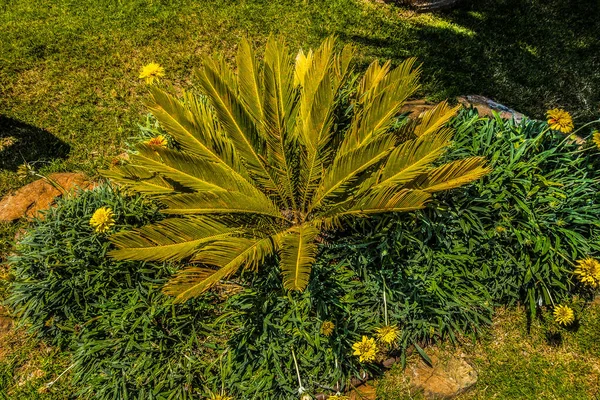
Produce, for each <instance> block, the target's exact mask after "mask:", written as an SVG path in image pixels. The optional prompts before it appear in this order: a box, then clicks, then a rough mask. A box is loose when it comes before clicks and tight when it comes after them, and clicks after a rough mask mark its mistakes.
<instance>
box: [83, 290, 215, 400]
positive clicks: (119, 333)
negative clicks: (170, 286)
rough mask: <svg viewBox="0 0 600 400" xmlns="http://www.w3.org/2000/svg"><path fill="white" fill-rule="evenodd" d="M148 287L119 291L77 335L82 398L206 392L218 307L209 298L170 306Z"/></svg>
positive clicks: (192, 395)
mask: <svg viewBox="0 0 600 400" xmlns="http://www.w3.org/2000/svg"><path fill="white" fill-rule="evenodd" d="M156 283H161V284H162V283H164V282H163V281H161V282H156ZM144 286H145V285H143V284H141V285H139V287H137V288H123V289H120V290H117V291H115V292H114V295H113V296H111V297H110V298H108V299H107V300H106V302H105V303H103V304H102V305H100V306H99V307H98V311H97V313H98V317H97V319H96V320H94V321H93V322H91V323H90V325H89V327H87V328H86V329H84V330H83V332H82V334H81V335H80V337H79V338H78V339H77V345H76V346H75V350H74V356H73V362H74V363H77V368H76V370H75V373H74V379H73V384H74V385H75V386H76V387H78V388H79V391H78V394H79V395H80V396H82V397H87V398H93V399H114V398H117V399H121V398H129V399H140V400H146V399H192V398H198V396H199V395H200V394H202V393H203V379H204V374H205V373H207V371H205V369H206V368H207V367H210V365H209V362H210V360H212V359H213V358H215V357H216V356H215V353H214V348H215V346H216V345H215V344H208V345H207V344H206V342H207V335H209V334H210V333H211V332H210V330H209V329H208V327H209V326H210V322H212V321H213V320H214V318H215V305H213V304H211V302H210V301H209V300H210V298H209V296H205V297H204V298H203V299H195V300H194V301H190V302H188V303H186V304H185V305H177V306H173V305H169V304H168V299H167V298H165V296H164V295H162V294H161V293H160V292H158V291H156V290H153V289H150V288H146V287H144ZM208 373H209V374H214V372H213V371H210V370H209V371H208Z"/></svg>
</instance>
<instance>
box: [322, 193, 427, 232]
mask: <svg viewBox="0 0 600 400" xmlns="http://www.w3.org/2000/svg"><path fill="white" fill-rule="evenodd" d="M430 197H431V194H430V193H428V192H425V191H421V190H411V189H400V190H398V189H397V188H386V189H383V190H379V191H374V192H373V193H371V194H368V195H365V196H363V197H362V198H361V199H360V200H358V201H357V202H356V204H354V205H353V206H352V207H351V208H349V209H347V210H343V209H338V210H334V211H330V212H328V213H326V215H325V216H324V218H323V219H324V220H325V221H324V222H325V223H326V224H329V223H331V221H327V219H337V218H340V217H344V216H358V217H362V216H367V215H370V214H378V213H387V212H407V211H414V210H419V209H421V208H423V207H425V203H426V202H427V200H429V198H430Z"/></svg>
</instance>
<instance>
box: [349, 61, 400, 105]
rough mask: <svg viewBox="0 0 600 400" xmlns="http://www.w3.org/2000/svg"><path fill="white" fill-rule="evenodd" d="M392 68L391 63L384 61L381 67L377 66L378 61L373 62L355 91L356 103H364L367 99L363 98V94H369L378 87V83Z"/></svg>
mask: <svg viewBox="0 0 600 400" xmlns="http://www.w3.org/2000/svg"><path fill="white" fill-rule="evenodd" d="M391 66H392V62H391V61H389V60H388V61H386V62H385V63H384V64H383V65H380V64H379V61H378V60H375V61H373V62H372V63H371V64H370V65H369V67H368V68H367V70H366V71H365V73H364V75H363V78H362V79H361V81H360V84H359V85H358V90H357V93H356V94H357V98H358V100H357V102H358V103H364V102H365V101H367V99H366V98H365V97H364V96H365V94H367V93H370V92H371V91H372V89H373V88H374V87H376V86H377V85H379V82H381V81H382V80H383V78H385V77H386V76H387V74H388V72H389V71H390V68H391Z"/></svg>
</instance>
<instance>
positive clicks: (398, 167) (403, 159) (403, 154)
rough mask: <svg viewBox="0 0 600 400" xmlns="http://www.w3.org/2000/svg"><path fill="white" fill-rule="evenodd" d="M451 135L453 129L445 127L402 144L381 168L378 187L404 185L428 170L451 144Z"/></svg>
mask: <svg viewBox="0 0 600 400" xmlns="http://www.w3.org/2000/svg"><path fill="white" fill-rule="evenodd" d="M451 136H452V131H451V130H450V129H444V130H443V131H441V132H438V133H436V134H431V135H423V136H420V137H418V138H417V139H413V140H408V141H406V142H404V143H402V144H400V145H399V146H398V147H396V148H395V149H394V151H392V153H391V154H390V156H389V157H388V159H387V161H386V163H385V165H384V166H383V168H382V169H381V172H380V174H379V178H378V182H377V184H376V187H384V186H392V185H395V186H396V185H403V184H404V183H406V182H410V181H411V180H413V179H415V178H416V177H417V176H419V175H421V174H422V173H424V172H426V171H427V169H428V168H429V166H430V165H431V163H432V162H434V161H435V160H436V159H437V158H438V157H440V156H441V155H442V154H443V152H444V149H445V148H446V146H448V144H450V138H451Z"/></svg>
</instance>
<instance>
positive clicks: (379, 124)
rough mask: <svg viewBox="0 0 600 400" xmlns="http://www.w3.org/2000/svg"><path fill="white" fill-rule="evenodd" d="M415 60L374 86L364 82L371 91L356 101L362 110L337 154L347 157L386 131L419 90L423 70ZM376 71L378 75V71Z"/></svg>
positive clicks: (358, 112)
mask: <svg viewBox="0 0 600 400" xmlns="http://www.w3.org/2000/svg"><path fill="white" fill-rule="evenodd" d="M415 61H416V59H414V58H409V59H407V60H405V61H404V62H403V63H402V64H400V65H399V66H398V67H397V68H395V69H394V70H392V71H391V72H389V73H387V74H386V75H385V76H384V77H383V78H380V79H378V81H377V82H376V83H374V84H367V83H365V82H363V83H362V85H364V86H365V87H367V86H368V87H369V89H368V91H366V92H365V93H364V94H362V96H361V97H360V98H359V99H358V101H357V102H358V104H357V106H358V108H359V109H358V111H357V112H356V113H355V115H354V118H353V120H352V123H351V126H350V129H349V131H348V132H347V133H346V136H345V137H344V140H343V141H342V144H341V145H340V149H339V152H338V154H340V155H344V154H346V153H348V152H350V151H352V150H354V149H357V148H359V147H360V146H363V145H365V144H366V143H368V142H369V141H370V140H371V138H373V137H376V136H378V135H381V134H383V133H385V132H387V130H388V129H389V127H390V126H391V124H392V123H393V121H394V118H395V117H396V116H397V115H398V112H399V111H400V108H401V107H402V105H403V104H404V102H405V101H406V99H407V98H408V97H409V96H410V95H412V94H413V93H414V92H415V91H416V90H417V89H418V88H419V84H418V78H419V75H420V69H419V68H414V64H415ZM374 71H375V72H377V68H374ZM379 73H381V71H379Z"/></svg>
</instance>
